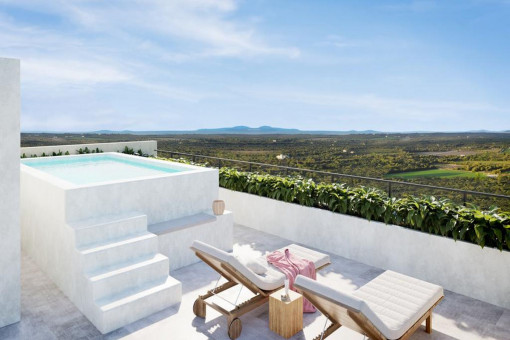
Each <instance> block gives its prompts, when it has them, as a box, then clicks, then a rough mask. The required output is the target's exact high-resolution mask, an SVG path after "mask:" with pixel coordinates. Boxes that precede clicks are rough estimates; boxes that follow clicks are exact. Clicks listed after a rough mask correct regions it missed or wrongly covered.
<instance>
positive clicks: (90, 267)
mask: <svg viewBox="0 0 510 340" xmlns="http://www.w3.org/2000/svg"><path fill="white" fill-rule="evenodd" d="M70 226H71V227H72V228H73V229H74V231H75V246H76V250H77V253H78V256H79V259H80V261H79V264H80V266H81V272H82V274H83V280H84V285H85V286H86V287H87V289H86V294H87V296H86V297H85V299H86V300H87V305H88V307H87V308H85V309H84V313H85V315H87V317H88V318H89V320H91V321H92V322H93V323H94V325H95V326H96V327H97V328H98V329H99V331H101V332H102V333H103V334H104V333H108V332H110V331H113V330H115V329H117V328H119V327H123V326H125V325H127V324H129V323H131V322H134V321H136V320H139V319H141V318H144V317H146V316H148V315H150V314H152V313H155V312H157V311H160V310H162V309H164V308H167V307H169V306H171V305H173V304H175V303H178V302H180V300H181V289H182V288H181V283H180V282H179V281H177V280H175V279H174V278H172V277H170V276H169V275H168V272H169V267H170V266H169V260H168V257H166V256H165V255H162V254H160V253H159V249H158V237H157V236H156V235H155V234H153V233H150V232H148V231H147V217H146V216H145V215H143V214H139V213H132V214H121V215H110V216H104V217H100V218H93V219H87V220H82V221H78V222H75V223H73V224H70Z"/></svg>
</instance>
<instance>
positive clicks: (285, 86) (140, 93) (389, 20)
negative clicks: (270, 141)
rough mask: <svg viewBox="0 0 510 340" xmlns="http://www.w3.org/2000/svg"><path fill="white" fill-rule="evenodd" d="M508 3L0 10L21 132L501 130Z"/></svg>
mask: <svg viewBox="0 0 510 340" xmlns="http://www.w3.org/2000/svg"><path fill="white" fill-rule="evenodd" d="M509 23H510V1H508V0H499V1H498V0H492V1H491V0H463V1H454V0H450V1H381V0H378V1H298V0H291V1H277V0H250V1H248V0H244V1H234V0H217V1H212V0H138V1H137V0H131V1H126V0H123V1H121V0H109V1H99V0H90V1H87V0H81V1H58V0H55V1H27V0H13V1H10V0H0V56H3V57H15V58H20V59H21V60H22V117H21V124H22V130H23V131H34V130H44V131H91V130H99V129H112V130H123V129H131V130H188V129H197V128H214V127H225V126H235V125H248V126H260V125H271V126H278V127H287V128H299V129H306V130H351V129H355V130H367V129H374V130H382V131H415V130H429V131H460V130H477V129H488V130H504V129H510V24H509Z"/></svg>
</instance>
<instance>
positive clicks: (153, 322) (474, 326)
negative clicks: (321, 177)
mask: <svg viewBox="0 0 510 340" xmlns="http://www.w3.org/2000/svg"><path fill="white" fill-rule="evenodd" d="M234 231H235V235H234V239H235V244H234V251H253V252H258V253H259V254H261V255H262V254H264V253H265V252H266V251H272V250H274V249H278V248H281V247H284V246H286V245H288V244H290V243H292V242H290V241H288V240H285V239H282V238H279V237H276V236H273V235H269V234H265V233H262V232H259V231H256V230H253V229H250V228H246V227H242V226H236V227H235V229H234ZM170 260H171V259H170ZM331 260H332V265H330V266H329V267H327V268H325V269H324V270H322V271H321V272H320V273H319V275H318V280H319V281H322V282H326V283H328V284H330V285H332V286H333V287H337V288H339V289H345V290H354V289H357V288H358V287H360V286H362V285H363V284H365V283H366V282H368V281H370V280H371V279H373V278H374V277H376V276H377V275H379V274H380V273H382V271H383V270H382V269H379V268H374V267H371V266H367V265H365V264H362V263H359V262H355V261H351V260H348V259H345V258H343V257H340V256H334V255H332V256H331ZM171 274H172V276H174V277H175V278H176V279H178V280H180V281H181V282H182V284H183V297H182V302H181V304H180V305H177V306H174V307H172V308H168V309H165V310H163V311H161V312H159V313H156V314H153V315H151V316H149V317H147V318H145V319H142V320H140V321H137V322H135V323H133V324H130V325H128V326H126V327H123V328H121V329H119V330H117V331H114V332H112V333H110V334H107V335H101V334H100V333H99V332H98V331H97V330H96V328H95V327H94V326H93V325H92V324H91V323H90V322H89V321H88V320H87V319H86V318H85V317H84V316H83V315H82V314H81V313H80V312H79V311H78V310H77V309H76V307H74V305H73V304H72V303H71V302H70V301H69V300H68V299H67V298H66V297H65V296H64V295H63V294H62V293H61V292H60V291H59V290H58V288H57V287H56V286H55V285H54V284H53V282H51V280H49V278H48V277H47V276H46V275H45V274H44V273H42V272H41V271H40V270H39V268H38V267H37V266H36V265H35V264H34V263H33V262H32V260H31V259H30V258H28V257H27V256H24V257H23V259H22V317H21V322H19V323H17V324H15V325H11V326H7V327H3V328H0V339H31V340H39V339H44V340H46V339H143V340H151V339H172V340H173V339H176V340H179V339H185V340H193V339H228V336H227V331H226V326H227V325H226V319H225V318H224V317H221V316H220V315H219V314H218V313H216V312H215V311H213V310H211V309H208V310H207V316H206V319H205V320H204V319H200V318H196V317H195V316H194V314H193V311H192V306H193V302H194V300H195V299H196V297H197V296H198V295H199V294H203V293H204V292H205V291H206V290H207V289H210V288H212V287H214V285H215V283H216V280H217V278H218V275H217V274H216V273H215V272H214V271H213V270H212V269H210V268H209V267H208V266H207V265H205V264H204V263H197V264H193V265H190V266H187V267H184V268H181V269H179V270H176V271H173V272H172V273H171ZM502 284H506V283H502ZM229 293H230V296H227V298H230V299H231V300H235V295H236V294H237V291H236V290H235V289H233V290H232V291H231V292H229ZM250 294H251V293H250V292H249V291H247V290H246V289H244V290H243V291H242V294H241V295H242V298H249V296H250ZM445 294H446V297H445V299H444V300H443V301H442V302H441V303H440V304H439V306H438V307H437V308H436V313H435V314H434V322H433V327H434V332H433V333H432V335H428V334H427V333H425V332H424V331H423V329H424V327H423V326H422V329H421V330H418V331H417V332H416V333H415V335H414V336H413V337H412V339H423V340H425V339H426V340H431V339H510V336H509V333H508V330H509V329H510V310H507V309H504V308H500V307H496V306H494V305H490V304H488V303H485V302H481V301H479V300H474V299H471V298H469V297H466V296H463V295H459V294H455V293H452V292H449V291H446V292H445ZM241 319H242V322H243V331H242V335H241V338H240V340H242V339H281V338H280V337H278V336H277V335H276V334H274V333H272V332H271V331H270V330H269V329H268V308H267V305H266V306H262V307H260V308H258V309H256V310H254V311H252V312H250V313H249V314H247V315H245V316H243V317H242V318H241ZM324 321H325V319H324V317H323V316H321V315H320V313H319V312H316V313H314V314H306V315H305V318H304V324H305V328H304V330H303V332H300V333H298V334H297V335H296V336H294V337H293V338H292V339H312V338H313V337H314V336H316V335H317V334H319V333H320V331H321V330H322V327H323V325H324ZM328 339H331V340H334V339H363V336H360V335H359V334H357V333H354V332H352V331H350V330H349V329H347V328H345V327H342V328H341V329H340V330H338V331H337V332H335V333H334V334H333V335H332V336H331V337H329V338H328Z"/></svg>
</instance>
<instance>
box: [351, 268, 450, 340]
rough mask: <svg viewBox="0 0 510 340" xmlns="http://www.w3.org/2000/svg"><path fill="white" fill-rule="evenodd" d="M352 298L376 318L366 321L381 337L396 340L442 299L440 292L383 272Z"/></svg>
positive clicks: (410, 278)
mask: <svg viewBox="0 0 510 340" xmlns="http://www.w3.org/2000/svg"><path fill="white" fill-rule="evenodd" d="M353 295H354V296H356V297H358V298H360V299H361V300H363V301H364V302H365V303H366V304H367V305H368V307H370V309H371V310H372V311H373V312H374V313H375V314H376V315H377V317H378V318H377V319H375V320H370V321H372V323H373V324H374V326H375V327H377V329H379V331H380V332H381V333H382V334H383V335H384V336H385V337H387V338H388V339H398V338H400V337H401V336H402V335H403V334H404V333H405V332H406V331H407V330H408V329H409V328H411V326H413V325H414V324H415V323H416V321H418V320H419V319H420V317H422V316H423V314H425V312H427V311H428V310H429V309H430V308H431V307H432V306H433V305H434V303H436V302H437V300H439V299H440V298H441V297H442V296H443V288H442V287H440V286H437V285H434V284H432V283H428V282H425V281H422V280H418V279H416V278H413V277H410V276H407V275H403V274H399V273H396V272H393V271H391V270H387V271H385V272H384V273H382V274H381V275H379V276H378V277H376V278H375V279H373V280H372V281H370V282H369V283H367V284H366V285H364V286H363V287H361V288H359V289H358V290H356V291H355V292H354V293H353ZM367 317H368V315H367Z"/></svg>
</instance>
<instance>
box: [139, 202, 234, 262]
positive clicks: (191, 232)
mask: <svg viewBox="0 0 510 340" xmlns="http://www.w3.org/2000/svg"><path fill="white" fill-rule="evenodd" d="M232 215H233V214H232V212H230V211H225V213H224V214H223V215H219V216H216V217H215V220H214V221H212V222H209V223H203V224H199V225H196V226H192V227H189V228H184V229H180V230H177V231H172V232H169V233H164V234H160V235H158V243H159V252H160V253H161V254H163V255H165V256H167V257H168V258H169V259H170V271H172V270H175V269H179V268H181V267H184V266H188V265H190V264H193V263H197V262H200V259H199V258H198V257H197V256H196V255H195V253H194V252H193V251H192V250H191V249H190V246H191V244H193V241H195V240H198V241H202V242H205V243H207V244H210V245H212V246H214V247H216V248H219V249H222V250H225V251H231V250H232V245H233V244H234V230H233V226H234V219H233V216H232ZM149 230H150V228H149Z"/></svg>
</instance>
